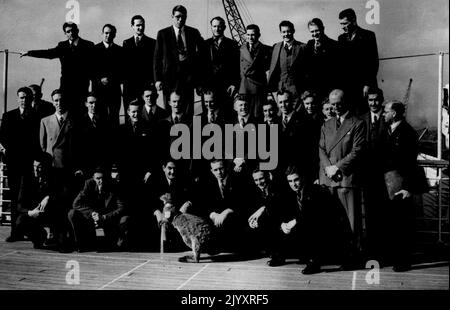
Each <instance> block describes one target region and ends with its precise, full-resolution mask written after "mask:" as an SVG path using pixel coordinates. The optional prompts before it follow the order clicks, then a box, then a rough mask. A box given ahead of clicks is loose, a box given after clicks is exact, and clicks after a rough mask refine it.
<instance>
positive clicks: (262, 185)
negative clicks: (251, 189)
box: [253, 171, 269, 191]
mask: <svg viewBox="0 0 450 310" xmlns="http://www.w3.org/2000/svg"><path fill="white" fill-rule="evenodd" d="M253 181H254V182H255V185H256V186H258V188H259V189H260V190H262V191H264V190H265V189H266V188H267V186H268V184H269V180H267V177H266V174H265V173H264V172H262V171H257V172H255V173H253Z"/></svg>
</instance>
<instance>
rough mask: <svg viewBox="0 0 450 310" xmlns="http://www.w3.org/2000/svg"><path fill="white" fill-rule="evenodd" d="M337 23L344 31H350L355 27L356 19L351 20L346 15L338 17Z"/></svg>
mask: <svg viewBox="0 0 450 310" xmlns="http://www.w3.org/2000/svg"><path fill="white" fill-rule="evenodd" d="M339 24H341V27H342V30H343V31H344V33H352V32H353V30H354V29H355V27H356V21H351V20H349V19H348V18H347V17H345V18H343V19H340V20H339Z"/></svg>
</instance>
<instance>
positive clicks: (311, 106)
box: [303, 97, 317, 115]
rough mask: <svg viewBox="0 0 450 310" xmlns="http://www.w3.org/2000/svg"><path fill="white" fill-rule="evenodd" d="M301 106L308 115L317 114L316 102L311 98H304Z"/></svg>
mask: <svg viewBox="0 0 450 310" xmlns="http://www.w3.org/2000/svg"><path fill="white" fill-rule="evenodd" d="M303 106H304V107H305V110H306V112H307V113H308V115H314V114H316V112H317V105H316V100H315V99H314V98H313V97H306V98H305V100H303Z"/></svg>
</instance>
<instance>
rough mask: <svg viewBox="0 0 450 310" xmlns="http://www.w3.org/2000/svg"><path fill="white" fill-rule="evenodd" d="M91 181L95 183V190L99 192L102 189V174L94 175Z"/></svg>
mask: <svg viewBox="0 0 450 310" xmlns="http://www.w3.org/2000/svg"><path fill="white" fill-rule="evenodd" d="M93 179H94V181H95V184H97V188H98V189H99V190H102V189H103V173H101V172H96V173H94V176H93Z"/></svg>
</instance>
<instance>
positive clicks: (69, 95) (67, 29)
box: [21, 22, 94, 117]
mask: <svg viewBox="0 0 450 310" xmlns="http://www.w3.org/2000/svg"><path fill="white" fill-rule="evenodd" d="M62 28H63V31H64V34H65V35H66V37H67V40H66V41H61V42H59V43H58V45H57V46H56V47H54V48H50V49H44V50H33V51H28V52H24V53H22V54H21V57H23V56H30V57H36V58H47V59H55V58H59V60H60V62H61V81H60V83H61V84H60V89H61V91H62V92H63V93H64V98H66V103H67V107H68V109H69V110H70V111H71V112H72V113H73V114H74V116H76V117H78V116H81V115H82V114H83V112H84V111H85V107H84V98H86V94H87V93H88V89H89V85H90V82H91V79H92V53H93V51H94V43H92V42H91V41H87V40H84V39H82V38H80V37H79V36H78V33H79V29H78V26H77V24H75V23H72V22H66V23H64V25H63V27H62Z"/></svg>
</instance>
